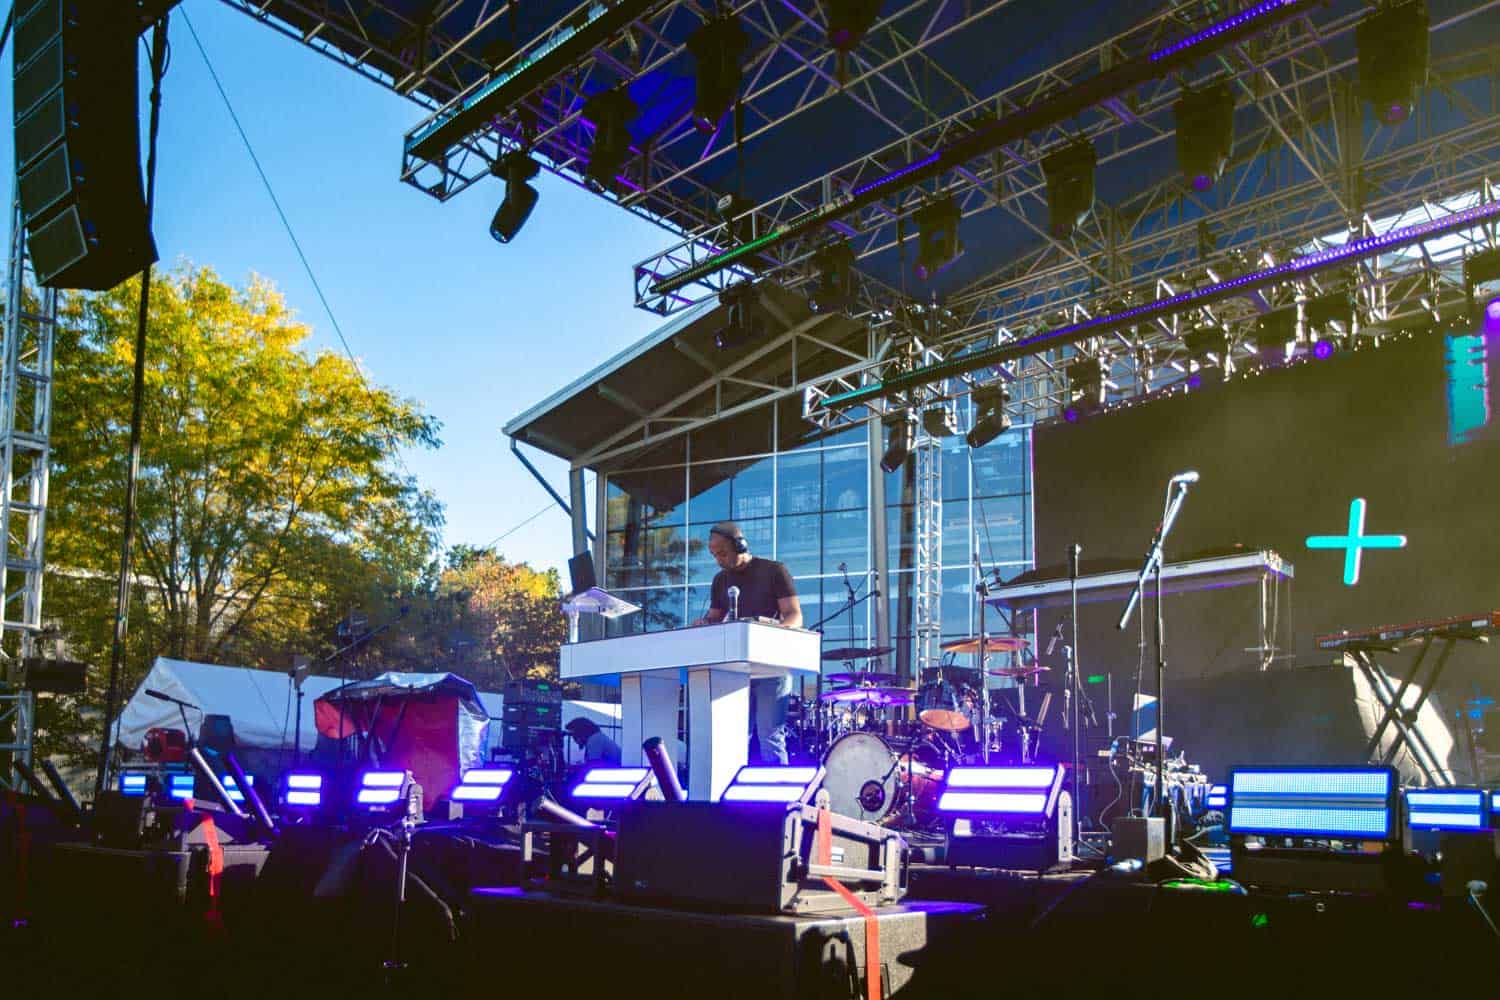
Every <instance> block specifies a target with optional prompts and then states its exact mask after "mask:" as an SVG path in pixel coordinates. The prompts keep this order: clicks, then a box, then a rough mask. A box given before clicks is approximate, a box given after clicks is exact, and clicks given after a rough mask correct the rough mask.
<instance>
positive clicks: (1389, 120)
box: [1380, 101, 1411, 125]
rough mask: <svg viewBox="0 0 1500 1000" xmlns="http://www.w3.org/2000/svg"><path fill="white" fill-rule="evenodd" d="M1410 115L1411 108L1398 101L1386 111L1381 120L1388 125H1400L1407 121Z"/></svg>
mask: <svg viewBox="0 0 1500 1000" xmlns="http://www.w3.org/2000/svg"><path fill="white" fill-rule="evenodd" d="M1410 114H1411V108H1410V106H1408V105H1406V104H1404V103H1402V102H1400V101H1396V102H1394V103H1392V104H1391V106H1390V107H1388V108H1386V109H1385V113H1384V114H1382V115H1381V116H1380V120H1381V121H1382V122H1384V123H1385V124H1387V125H1400V124H1401V123H1402V122H1404V121H1406V119H1407V117H1408V116H1409V115H1410Z"/></svg>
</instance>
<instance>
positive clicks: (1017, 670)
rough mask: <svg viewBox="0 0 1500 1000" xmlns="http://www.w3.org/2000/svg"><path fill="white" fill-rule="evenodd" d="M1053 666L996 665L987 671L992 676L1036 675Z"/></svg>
mask: <svg viewBox="0 0 1500 1000" xmlns="http://www.w3.org/2000/svg"><path fill="white" fill-rule="evenodd" d="M1051 669H1052V668H1051V667H1040V666H1038V667H996V668H995V669H993V670H986V671H985V673H987V674H989V675H990V676H991V677H1034V676H1036V675H1037V674H1043V673H1046V672H1047V671H1048V670H1051Z"/></svg>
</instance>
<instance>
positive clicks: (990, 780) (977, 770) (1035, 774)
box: [948, 767, 1057, 788]
mask: <svg viewBox="0 0 1500 1000" xmlns="http://www.w3.org/2000/svg"><path fill="white" fill-rule="evenodd" d="M1056 774H1057V768H1055V767H955V768H954V769H953V773H952V774H951V775H949V777H948V787H949V788H1047V787H1049V786H1050V785H1051V784H1052V781H1053V779H1054V778H1055V777H1056Z"/></svg>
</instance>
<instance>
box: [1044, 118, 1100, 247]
mask: <svg viewBox="0 0 1500 1000" xmlns="http://www.w3.org/2000/svg"><path fill="white" fill-rule="evenodd" d="M1098 162H1099V158H1098V156H1097V155H1096V154H1095V152H1094V144H1093V143H1092V142H1089V141H1088V140H1083V141H1081V142H1075V143H1073V144H1071V145H1068V146H1064V147H1063V148H1062V149H1059V150H1058V151H1057V152H1055V153H1052V154H1051V155H1049V156H1047V157H1044V158H1043V159H1042V175H1043V176H1044V177H1045V178H1046V180H1047V231H1048V232H1050V233H1051V234H1052V235H1053V236H1054V237H1056V238H1057V239H1060V240H1065V239H1067V238H1068V237H1070V236H1072V235H1073V230H1075V229H1077V228H1078V227H1079V226H1080V225H1081V224H1082V223H1083V220H1084V219H1085V218H1087V217H1088V214H1089V212H1091V211H1093V208H1094V167H1095V166H1096V165H1097V164H1098Z"/></svg>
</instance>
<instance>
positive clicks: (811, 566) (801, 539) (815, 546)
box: [776, 514, 822, 576]
mask: <svg viewBox="0 0 1500 1000" xmlns="http://www.w3.org/2000/svg"><path fill="white" fill-rule="evenodd" d="M821 535H822V531H821V526H820V519H819V516H818V515H817V514H796V515H793V516H791V517H778V518H777V519H776V558H777V559H779V560H780V561H781V562H784V563H786V567H787V570H788V571H789V572H790V573H791V574H792V576H816V575H817V574H818V573H819V572H821V568H822V567H821V559H820V552H819V549H820V548H821V546H820V544H819V543H820V541H821V538H820V537H819V536H821Z"/></svg>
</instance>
